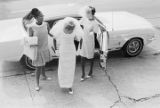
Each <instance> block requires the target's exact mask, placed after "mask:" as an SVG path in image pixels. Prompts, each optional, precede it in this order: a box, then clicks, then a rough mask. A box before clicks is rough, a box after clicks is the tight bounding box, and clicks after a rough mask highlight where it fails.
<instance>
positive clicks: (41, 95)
mask: <svg viewBox="0 0 160 108" xmlns="http://www.w3.org/2000/svg"><path fill="white" fill-rule="evenodd" d="M94 68H95V69H94V74H95V77H94V78H93V79H88V80H86V81H84V82H80V76H81V68H80V66H79V64H78V66H77V70H76V75H75V81H74V87H73V88H74V94H73V95H69V94H68V93H66V92H64V91H62V90H61V89H60V88H59V86H58V82H57V66H54V67H53V68H51V67H50V68H48V69H47V71H46V74H47V75H48V76H50V77H52V80H51V81H42V80H41V81H40V85H41V87H42V88H41V90H40V91H39V92H37V91H35V90H34V84H35V81H34V79H35V78H34V77H31V75H30V74H27V75H20V76H11V77H2V78H0V107H1V108H10V107H12V108H108V107H110V106H111V105H112V104H113V103H114V101H116V100H117V99H118V97H117V95H116V91H115V90H114V88H113V87H112V85H111V84H110V82H109V81H108V79H107V77H106V76H105V73H104V72H103V71H101V69H100V68H99V66H98V63H96V65H95V67H94Z"/></svg>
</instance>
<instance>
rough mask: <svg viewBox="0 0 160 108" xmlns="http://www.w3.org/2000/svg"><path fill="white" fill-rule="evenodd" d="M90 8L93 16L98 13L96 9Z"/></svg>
mask: <svg viewBox="0 0 160 108" xmlns="http://www.w3.org/2000/svg"><path fill="white" fill-rule="evenodd" d="M89 8H90V9H91V12H92V15H95V13H96V9H95V7H92V6H89Z"/></svg>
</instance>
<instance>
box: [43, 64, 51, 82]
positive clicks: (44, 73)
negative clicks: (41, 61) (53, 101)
mask: <svg viewBox="0 0 160 108" xmlns="http://www.w3.org/2000/svg"><path fill="white" fill-rule="evenodd" d="M42 76H43V80H51V78H50V77H47V76H46V72H45V66H42Z"/></svg>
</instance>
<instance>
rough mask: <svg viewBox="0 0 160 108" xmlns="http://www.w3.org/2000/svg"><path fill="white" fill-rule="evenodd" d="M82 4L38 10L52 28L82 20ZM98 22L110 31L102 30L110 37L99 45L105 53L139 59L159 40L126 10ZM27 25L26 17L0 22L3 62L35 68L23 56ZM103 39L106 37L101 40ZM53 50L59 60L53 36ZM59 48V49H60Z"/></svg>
mask: <svg viewBox="0 0 160 108" xmlns="http://www.w3.org/2000/svg"><path fill="white" fill-rule="evenodd" d="M81 7H82V6H81V5H77V4H69V5H67V4H65V5H47V6H41V7H38V8H39V9H40V10H41V11H42V12H43V14H44V16H45V17H44V19H45V21H46V22H48V24H49V26H50V28H52V27H53V26H54V24H56V22H57V21H59V20H62V19H63V18H65V17H73V18H76V19H78V20H80V19H81V16H80V15H79V14H78V13H79V9H80V8H81ZM96 19H97V20H99V21H100V22H101V23H102V24H103V25H105V27H106V29H107V31H104V30H101V32H100V33H99V36H101V37H109V38H108V40H107V38H104V39H106V40H104V39H103V40H100V39H98V40H99V41H98V42H99V44H100V45H101V46H102V43H101V42H102V41H103V43H104V44H103V45H107V44H106V43H107V41H108V43H109V44H108V46H104V48H103V51H104V52H105V51H115V50H122V51H123V52H124V55H125V56H128V57H135V56H137V55H139V54H140V53H141V51H142V49H143V47H144V45H147V44H149V43H151V42H152V41H153V40H154V37H155V29H154V27H153V25H152V24H151V23H150V22H148V21H147V20H146V19H144V18H143V17H141V16H138V15H135V14H133V13H129V12H125V11H115V12H113V11H112V12H97V13H96ZM24 26H25V25H22V18H15V19H8V20H1V21H0V30H1V36H0V51H1V53H0V60H7V61H15V60H16V61H21V62H22V63H23V64H24V65H25V66H26V67H27V68H28V69H35V67H34V66H33V65H32V60H30V59H29V58H28V57H27V56H26V55H24V54H23V47H24V45H23V40H24V37H26V36H28V35H27V33H26V30H25V29H24ZM101 39H102V38H101ZM48 40H49V46H48V47H49V49H50V53H51V57H52V59H55V58H58V50H57V51H54V50H53V45H54V44H53V38H52V37H50V36H49V38H48ZM57 49H58V48H57Z"/></svg>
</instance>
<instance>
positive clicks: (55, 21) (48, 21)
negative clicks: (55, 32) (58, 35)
mask: <svg viewBox="0 0 160 108" xmlns="http://www.w3.org/2000/svg"><path fill="white" fill-rule="evenodd" d="M64 18H65V17H63V18H58V19H51V20H46V21H45V22H47V23H48V24H49V27H50V28H52V27H53V26H54V25H55V24H56V23H57V22H58V21H60V20H62V19H64ZM73 18H75V19H77V20H80V19H81V17H73Z"/></svg>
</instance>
